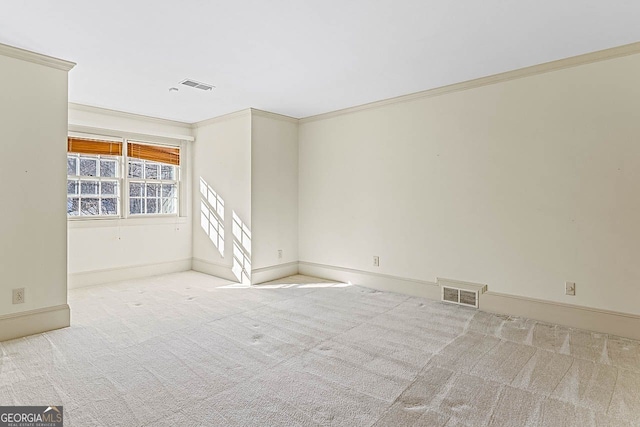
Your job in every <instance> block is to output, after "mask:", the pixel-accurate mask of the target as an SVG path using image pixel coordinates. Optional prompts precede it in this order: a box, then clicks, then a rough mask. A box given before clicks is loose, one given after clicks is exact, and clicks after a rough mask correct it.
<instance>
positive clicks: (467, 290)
mask: <svg viewBox="0 0 640 427" xmlns="http://www.w3.org/2000/svg"><path fill="white" fill-rule="evenodd" d="M438 286H440V289H441V294H440V295H441V300H442V301H443V302H448V303H452V304H457V305H463V306H466V307H475V308H478V307H479V302H480V301H479V299H480V295H481V294H483V293H484V292H486V290H487V285H481V284H478V283H469V282H460V281H458V280H449V279H440V278H438Z"/></svg>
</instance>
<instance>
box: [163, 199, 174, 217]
mask: <svg viewBox="0 0 640 427" xmlns="http://www.w3.org/2000/svg"><path fill="white" fill-rule="evenodd" d="M162 213H165V214H172V213H176V199H162Z"/></svg>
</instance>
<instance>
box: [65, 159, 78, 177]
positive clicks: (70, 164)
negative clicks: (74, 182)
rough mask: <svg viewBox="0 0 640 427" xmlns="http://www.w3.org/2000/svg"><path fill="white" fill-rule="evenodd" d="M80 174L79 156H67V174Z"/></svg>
mask: <svg viewBox="0 0 640 427" xmlns="http://www.w3.org/2000/svg"><path fill="white" fill-rule="evenodd" d="M77 174H78V158H77V157H73V156H67V175H77Z"/></svg>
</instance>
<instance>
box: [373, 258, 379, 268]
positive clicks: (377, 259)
mask: <svg viewBox="0 0 640 427" xmlns="http://www.w3.org/2000/svg"><path fill="white" fill-rule="evenodd" d="M373 266H374V267H380V257H379V256H374V257H373Z"/></svg>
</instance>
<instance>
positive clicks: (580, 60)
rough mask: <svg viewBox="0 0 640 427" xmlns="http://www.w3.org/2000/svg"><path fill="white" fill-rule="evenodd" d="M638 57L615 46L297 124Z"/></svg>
mask: <svg viewBox="0 0 640 427" xmlns="http://www.w3.org/2000/svg"><path fill="white" fill-rule="evenodd" d="M638 53H640V42H636V43H631V44H626V45H623V46H617V47H613V48H610V49H604V50H599V51H596V52H590V53H585V54H583V55H578V56H572V57H569V58H564V59H559V60H557V61H551V62H545V63H542V64H537V65H532V66H530V67H525V68H519V69H517V70H512V71H506V72H504V73H499V74H493V75H491V76H486V77H480V78H478V79H473V80H467V81H464V82H460V83H454V84H451V85H447V86H441V87H437V88H434V89H428V90H424V91H421V92H415V93H412V94H408V95H402V96H397V97H394V98H388V99H384V100H381V101H374V102H370V103H367V104H362V105H358V106H354V107H349V108H344V109H341V110H336V111H330V112H327V113H322V114H317V115H313V116H308V117H305V118H302V119H300V121H299V122H300V124H303V123H310V122H315V121H318V120H325V119H330V118H332V117H337V116H342V115H345V114H351V113H356V112H359V111H365V110H371V109H375V108H380V107H384V106H386V105H391V104H398V103H403V102H409V101H414V100H417V99H422V98H431V97H434V96H440V95H445V94H448V93H453V92H460V91H463V90H468V89H475V88H479V87H482V86H487V85H492V84H496V83H501V82H506V81H509V80H515V79H521V78H524V77H530V76H534V75H537V74H544V73H549V72H552V71H558V70H562V69H565V68H572V67H577V66H580V65H587V64H591V63H594V62H600V61H605V60H607V59H614V58H620V57H623V56H629V55H635V54H638Z"/></svg>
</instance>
